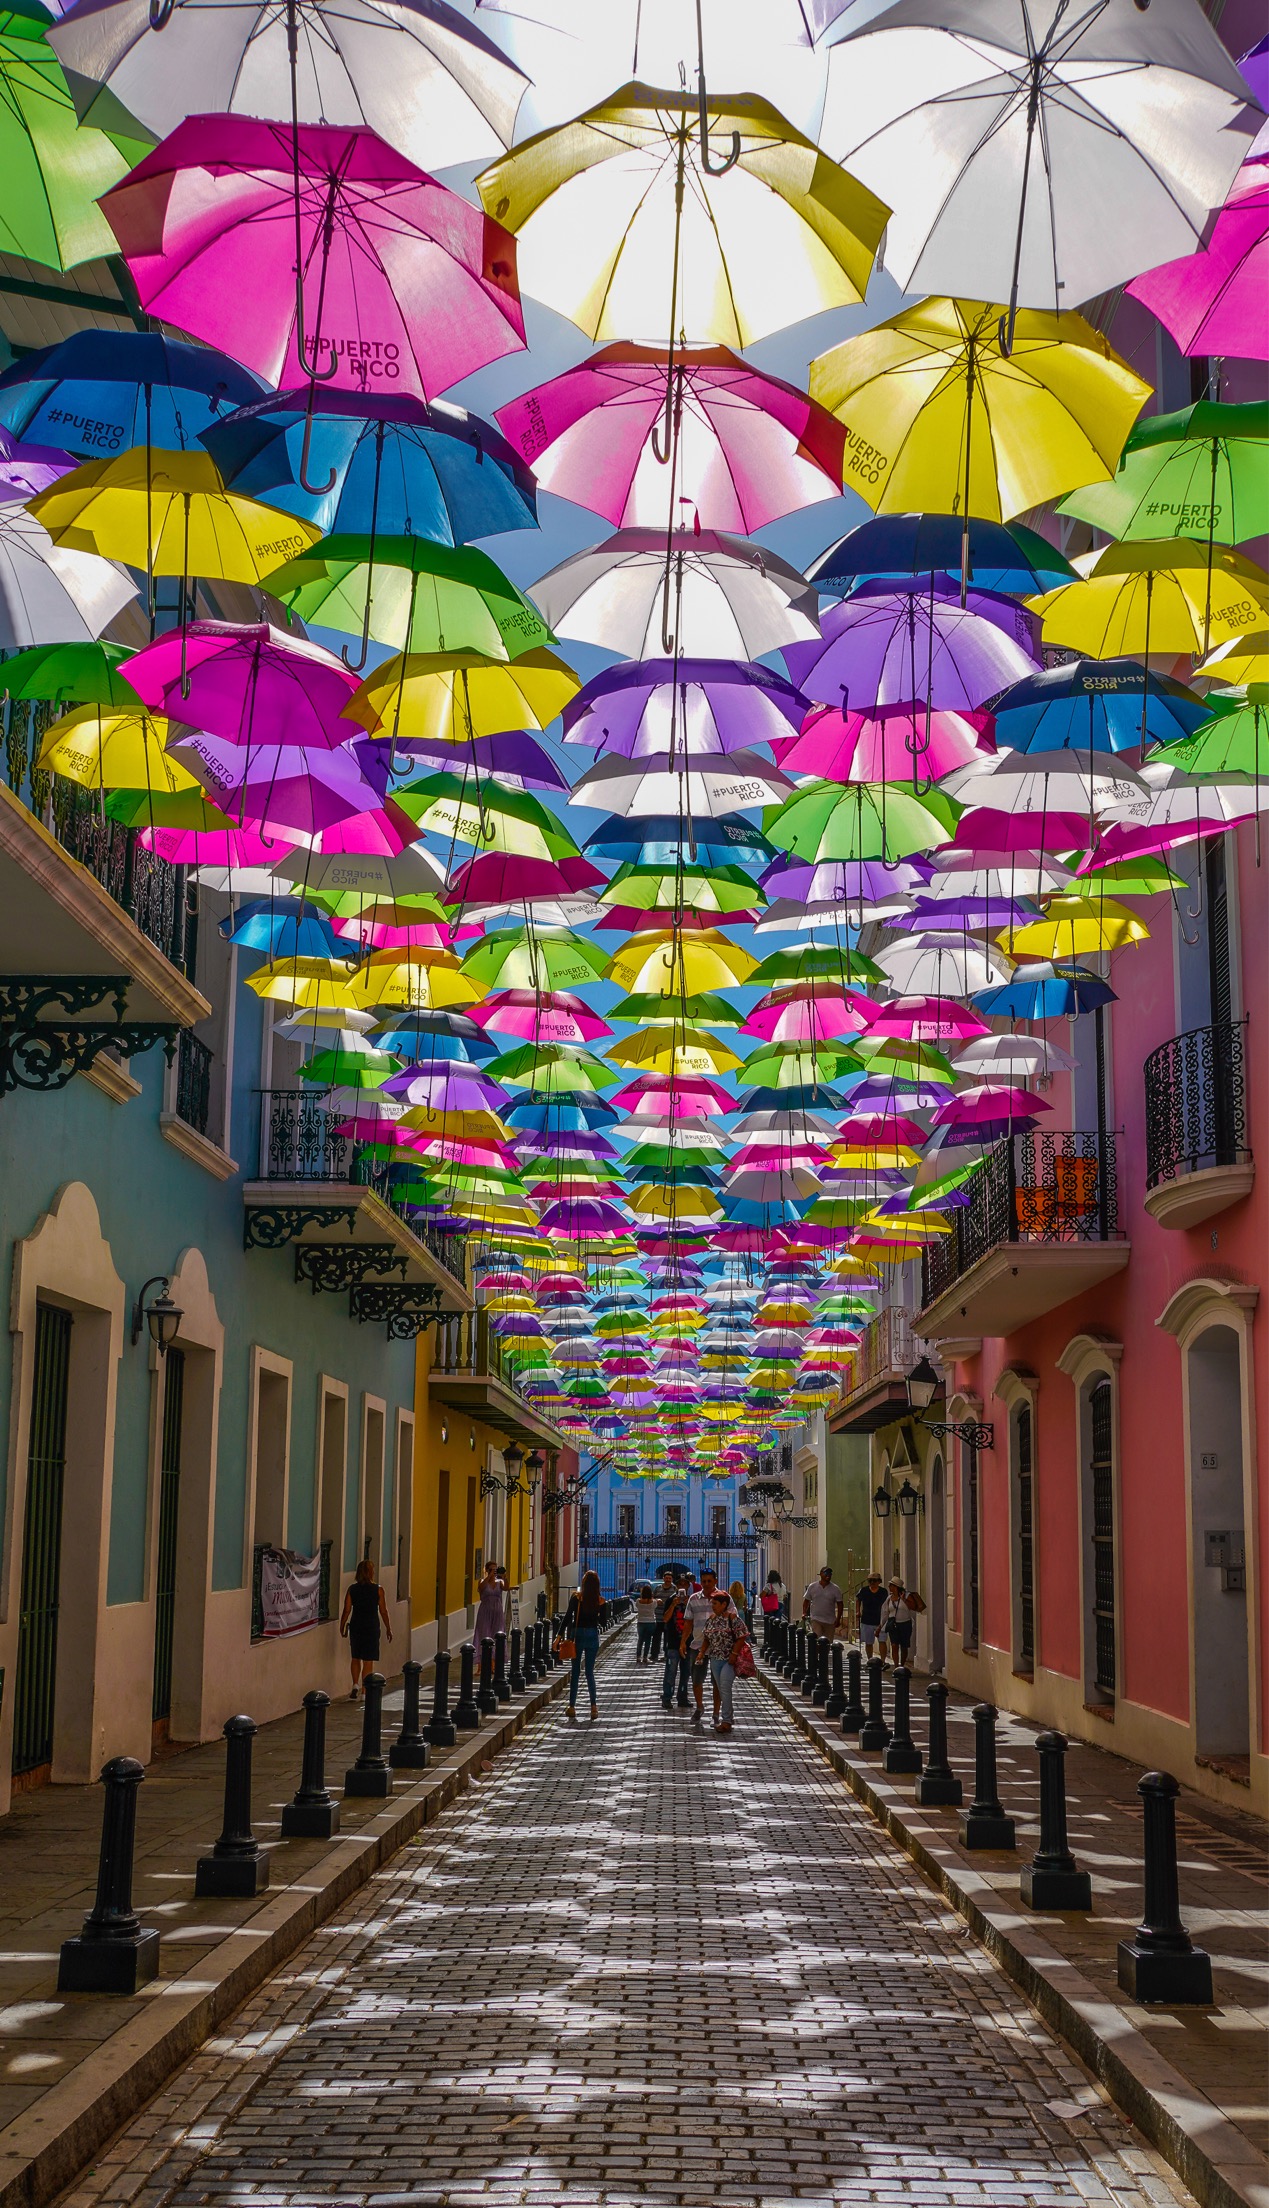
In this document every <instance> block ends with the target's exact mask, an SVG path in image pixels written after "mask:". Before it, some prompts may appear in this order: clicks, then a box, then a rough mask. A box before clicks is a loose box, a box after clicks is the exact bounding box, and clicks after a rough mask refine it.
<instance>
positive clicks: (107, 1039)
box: [0, 1019, 181, 1096]
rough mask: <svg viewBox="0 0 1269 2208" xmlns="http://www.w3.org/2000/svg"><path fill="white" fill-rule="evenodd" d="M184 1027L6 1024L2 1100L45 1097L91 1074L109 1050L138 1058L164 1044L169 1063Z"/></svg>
mask: <svg viewBox="0 0 1269 2208" xmlns="http://www.w3.org/2000/svg"><path fill="white" fill-rule="evenodd" d="M180 1032H181V1031H180V1028H179V1026H178V1025H177V1024H176V1022H175V1021H168V1020H70V1021H62V1020H29V1021H28V1020H26V1019H22V1020H18V1021H8V1020H6V1021H3V1022H0V1096H8V1095H10V1094H11V1093H12V1092H13V1090H14V1089H32V1090H38V1091H42V1092H43V1093H44V1094H46V1095H47V1094H48V1093H49V1092H51V1091H53V1090H56V1089H64V1088H65V1087H66V1086H67V1084H68V1082H70V1081H73V1079H74V1077H75V1075H76V1074H77V1073H87V1071H88V1069H89V1067H90V1066H91V1065H93V1064H94V1063H95V1061H96V1060H97V1059H98V1058H100V1056H101V1054H102V1052H103V1051H106V1050H117V1051H118V1052H119V1054H120V1056H121V1057H124V1058H135V1057H138V1056H139V1055H140V1053H141V1052H142V1051H143V1050H152V1049H153V1048H154V1045H155V1044H156V1043H162V1045H163V1049H164V1052H165V1053H166V1056H167V1061H168V1064H169V1065H170V1064H171V1062H172V1059H173V1058H174V1056H175V1055H176V1038H177V1036H178V1035H179V1034H180Z"/></svg>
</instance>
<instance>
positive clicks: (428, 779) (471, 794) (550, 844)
mask: <svg viewBox="0 0 1269 2208" xmlns="http://www.w3.org/2000/svg"><path fill="white" fill-rule="evenodd" d="M392 800H393V803H394V804H396V805H399V806H400V807H401V810H402V812H404V813H408V814H409V816H410V819H411V820H413V821H415V822H417V824H418V826H419V827H420V828H423V829H430V830H431V831H432V833H433V834H434V835H445V836H456V837H457V838H458V839H459V841H460V842H462V843H474V844H478V845H479V846H480V847H481V849H482V850H486V851H514V852H515V853H516V854H517V856H518V857H520V858H527V859H575V858H580V856H581V853H580V850H579V848H578V846H577V844H576V843H575V842H574V841H573V838H572V837H571V836H570V834H569V832H568V830H567V828H565V827H564V826H563V824H562V822H560V821H559V820H557V818H556V816H555V814H554V813H550V812H548V811H547V809H546V807H545V805H543V804H542V803H541V802H540V801H539V799H537V798H536V797H531V796H530V795H529V793H528V791H527V790H508V789H506V788H505V787H504V786H503V784H502V783H500V782H494V781H491V780H490V779H489V777H488V776H487V775H486V776H484V777H483V778H482V777H480V776H478V775H475V774H449V773H445V772H438V773H436V774H424V775H420V776H419V777H418V779H417V780H416V781H413V782H405V783H402V784H401V785H400V787H399V788H397V789H394V790H393V792H392Z"/></svg>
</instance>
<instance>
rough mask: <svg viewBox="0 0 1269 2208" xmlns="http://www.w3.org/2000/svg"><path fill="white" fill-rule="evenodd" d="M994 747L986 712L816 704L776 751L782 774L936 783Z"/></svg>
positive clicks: (832, 779)
mask: <svg viewBox="0 0 1269 2208" xmlns="http://www.w3.org/2000/svg"><path fill="white" fill-rule="evenodd" d="M991 748H992V720H991V715H990V714H989V713H972V714H964V713H951V712H939V713H935V712H927V711H925V709H924V708H923V707H921V706H914V705H899V706H888V707H886V708H884V709H883V710H881V711H879V712H876V713H839V712H838V711H837V710H836V708H835V707H833V706H830V705H821V706H815V707H813V708H812V710H811V711H810V713H808V714H807V717H806V719H805V721H804V722H803V724H802V733H801V735H800V736H799V737H797V739H796V740H795V741H794V742H793V743H783V744H781V745H780V748H779V750H778V752H777V757H778V759H779V761H780V766H781V768H782V770H783V771H784V772H785V773H786V774H811V775H822V776H823V777H824V778H825V779H826V780H828V781H831V782H897V781H899V780H900V779H901V777H902V776H904V775H910V776H911V778H912V780H913V782H914V783H916V782H920V781H925V782H927V783H928V782H929V781H931V780H934V781H937V779H938V777H939V776H940V775H943V774H950V773H951V772H952V771H953V769H954V768H956V767H964V766H969V765H972V763H973V761H974V760H975V759H978V758H980V757H982V756H984V755H985V754H987V753H989V752H990V751H991Z"/></svg>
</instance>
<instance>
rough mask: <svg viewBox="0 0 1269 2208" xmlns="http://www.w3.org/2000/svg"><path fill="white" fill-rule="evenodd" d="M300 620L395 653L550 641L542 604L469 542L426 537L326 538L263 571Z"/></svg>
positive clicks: (527, 648) (489, 649)
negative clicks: (452, 542)
mask: <svg viewBox="0 0 1269 2208" xmlns="http://www.w3.org/2000/svg"><path fill="white" fill-rule="evenodd" d="M263 587H264V588H265V590H267V591H268V592H269V594H270V596H271V597H274V598H280V599H281V600H282V602H283V604H284V605H286V606H289V607H290V609H291V611H292V613H296V614H298V615H299V617H300V619H301V620H302V621H316V622H319V623H320V624H321V625H322V626H323V627H324V628H328V629H345V630H347V631H348V632H349V634H350V635H360V636H361V637H362V640H363V650H364V647H365V641H366V639H367V638H369V637H373V638H374V639H375V640H376V642H377V643H380V644H390V645H391V646H392V648H393V650H394V651H398V652H435V653H440V652H443V653H453V652H483V653H485V654H486V655H487V657H489V658H490V659H494V660H510V659H519V658H520V656H521V654H522V653H524V652H532V651H536V650H537V649H538V648H539V647H540V646H542V645H544V644H550V643H553V642H554V638H553V637H552V635H551V632H550V630H549V629H548V627H547V625H546V623H545V621H544V620H543V619H542V616H541V614H540V613H539V612H538V611H537V609H536V607H534V606H531V605H530V604H529V601H528V599H527V598H524V597H522V596H521V594H520V592H519V591H518V590H517V589H516V587H515V584H514V583H512V582H509V581H508V579H507V577H506V576H505V575H504V574H503V572H502V569H501V568H500V567H495V565H494V563H493V561H492V560H491V559H490V558H489V557H488V555H487V554H486V553H484V552H476V551H473V549H472V548H471V546H470V545H458V546H456V547H450V546H449V545H444V544H432V543H430V542H428V541H427V540H426V539H424V538H422V537H381V538H375V537H369V536H335V537H324V538H323V539H322V541H321V543H320V544H315V545H314V546H313V547H312V549H311V551H308V552H304V553H301V554H300V556H299V558H298V559H294V560H288V561H287V562H286V565H285V566H284V567H279V568H276V569H275V570H274V572H273V574H272V575H268V576H266V577H265V578H264V586H263Z"/></svg>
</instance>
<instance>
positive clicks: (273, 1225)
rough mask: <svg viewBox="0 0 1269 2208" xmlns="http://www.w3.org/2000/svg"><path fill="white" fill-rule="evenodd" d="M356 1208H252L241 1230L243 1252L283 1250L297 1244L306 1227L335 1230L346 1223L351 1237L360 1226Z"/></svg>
mask: <svg viewBox="0 0 1269 2208" xmlns="http://www.w3.org/2000/svg"><path fill="white" fill-rule="evenodd" d="M357 1208H358V1207H357V1205H356V1204H252V1206H251V1207H250V1209H249V1211H248V1212H247V1216H246V1219H245V1220H244V1222H243V1228H242V1246H243V1248H244V1250H284V1249H285V1248H286V1245H287V1243H288V1242H298V1241H299V1238H300V1236H301V1235H302V1234H303V1232H304V1229H305V1227H332V1226H334V1225H335V1224H336V1222H337V1221H338V1220H340V1219H342V1220H343V1222H344V1225H345V1226H346V1227H347V1229H348V1232H349V1234H351V1233H352V1231H353V1228H354V1226H355V1225H356V1223H357Z"/></svg>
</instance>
